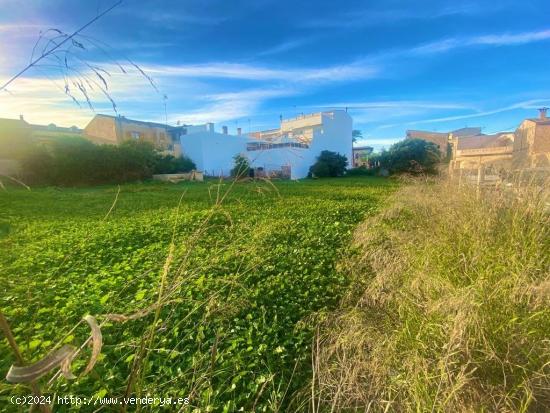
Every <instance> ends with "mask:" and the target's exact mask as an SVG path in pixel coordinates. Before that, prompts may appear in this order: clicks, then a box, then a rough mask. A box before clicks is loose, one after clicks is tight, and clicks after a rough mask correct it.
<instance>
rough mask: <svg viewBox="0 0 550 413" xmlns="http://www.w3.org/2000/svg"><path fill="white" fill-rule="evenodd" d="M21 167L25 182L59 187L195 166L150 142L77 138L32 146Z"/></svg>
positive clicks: (128, 179)
mask: <svg viewBox="0 0 550 413" xmlns="http://www.w3.org/2000/svg"><path fill="white" fill-rule="evenodd" d="M21 163H22V171H23V176H22V178H23V181H24V182H26V183H28V184H33V185H58V186H74V185H97V184H108V183H123V182H132V181H139V180H143V179H149V178H151V176H152V175H153V173H174V172H187V171H189V170H191V169H193V168H194V166H195V165H194V164H193V162H192V161H191V160H189V159H188V158H182V159H178V158H174V157H173V156H167V155H161V154H159V153H158V152H157V151H156V150H155V148H154V146H153V145H152V144H151V143H149V142H136V141H127V142H123V143H122V144H120V145H118V146H115V145H95V144H93V143H91V142H90V141H87V140H86V139H83V138H74V137H71V138H70V139H69V138H66V139H65V138H58V139H56V140H55V141H53V142H50V143H48V144H36V145H33V146H30V147H29V149H28V151H27V153H26V154H25V155H24V156H23V157H22V161H21Z"/></svg>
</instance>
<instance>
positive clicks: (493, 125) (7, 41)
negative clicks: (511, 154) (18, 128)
mask: <svg viewBox="0 0 550 413" xmlns="http://www.w3.org/2000/svg"><path fill="white" fill-rule="evenodd" d="M115 3H116V0H114V1H113V0H79V1H76V0H0V10H1V11H0V87H1V85H2V84H4V83H5V81H7V80H8V79H9V78H11V77H12V76H13V75H14V74H16V73H18V72H19V71H20V70H21V69H23V68H25V66H27V65H28V64H29V62H30V61H31V60H32V59H33V58H36V57H37V56H38V55H39V54H40V51H41V50H43V49H44V48H45V47H46V50H47V48H48V47H49V48H51V47H52V44H54V43H53V42H57V43H59V42H60V41H61V40H62V39H63V38H59V37H58V38H53V37H54V36H57V35H58V32H57V31H55V30H51V29H56V30H59V31H62V32H63V33H69V34H70V33H72V32H73V31H75V30H77V29H78V28H79V27H81V26H83V25H85V24H86V23H87V22H89V21H90V20H92V19H93V18H94V17H96V16H97V15H98V14H100V13H101V12H103V11H105V10H106V9H108V8H109V7H111V6H112V5H113V4H115ZM549 17H550V2H548V1H547V0H544V1H539V0H522V1H517V0H499V1H485V0H483V1H468V0H465V1H457V0H454V1H449V0H440V1H433V0H416V1H396V0H376V1H365V0H363V1H350V0H341V1H338V2H336V1H333V0H331V1H329V0H317V1H314V2H312V1H299V0H298V1H296V0H294V1H288V0H255V1H252V0H249V1H244V0H233V1H225V0H180V1H163V0H156V1H153V0H124V1H122V3H121V4H120V5H118V6H117V7H115V8H114V9H113V10H111V11H110V12H109V13H107V14H106V15H104V16H103V17H101V18H100V19H98V20H97V21H95V22H94V23H93V24H91V25H90V26H88V27H87V28H86V29H85V30H84V31H83V32H82V34H81V35H79V36H78V37H76V38H75V39H76V43H73V42H72V41H68V42H67V43H65V44H64V45H62V46H61V47H60V48H59V49H58V53H56V54H54V55H51V56H49V57H47V58H46V59H43V60H41V61H39V62H38V63H37V64H36V65H35V66H33V67H31V68H30V69H29V70H27V71H26V72H25V73H24V74H23V75H21V76H20V77H19V78H17V79H16V80H15V81H13V82H12V83H11V84H10V85H9V86H8V87H7V88H6V89H5V90H2V91H0V117H7V118H17V117H19V115H23V116H24V118H25V119H26V120H27V121H29V122H31V123H39V124H49V123H55V124H57V125H60V126H71V125H77V126H79V127H84V126H85V125H86V124H87V122H88V121H89V120H90V119H91V118H92V117H93V116H94V114H95V113H106V114H120V115H123V116H126V117H128V118H133V119H140V120H149V121H159V122H166V121H168V123H171V124H176V123H177V122H180V123H186V124H193V123H204V122H214V123H216V125H217V127H218V128H219V127H221V125H227V126H229V129H230V132H232V131H233V132H234V130H235V129H236V128H237V127H242V128H243V131H244V132H248V131H249V130H258V129H268V128H275V127H277V126H278V122H279V117H280V116H281V115H282V116H283V117H285V118H287V117H293V116H296V115H299V114H301V113H311V112H318V111H323V110H331V109H346V108H347V110H348V112H349V113H350V114H351V116H352V118H353V121H354V128H355V129H359V130H361V131H362V134H363V140H361V141H360V142H359V144H367V145H372V146H374V147H375V148H376V149H380V148H383V147H386V148H387V147H388V146H389V145H391V144H392V143H394V142H396V141H398V140H400V139H402V138H403V137H404V136H405V132H406V130H407V129H422V130H433V131H449V130H453V129H457V128H461V127H465V126H480V127H482V128H483V129H482V130H483V132H484V133H493V132H499V131H507V130H514V129H515V128H516V127H517V125H518V124H519V123H520V122H521V120H523V119H525V118H526V117H535V116H536V115H537V111H536V109H537V108H539V107H542V106H550V19H549ZM41 33H42V35H41ZM52 38H53V39H52ZM49 39H52V41H51V42H50V41H49ZM35 44H36V47H35ZM33 53H34V54H33ZM65 59H67V60H65ZM66 85H67V86H68V89H66ZM79 85H80V86H79ZM82 87H83V88H84V92H83V91H82V90H81V88H82ZM102 89H103V91H102ZM105 92H106V93H105ZM85 95H87V96H88V99H86V97H85ZM87 100H89V102H90V103H91V107H90V105H88V104H87ZM112 102H114V103H115V105H116V106H115V107H113V103H112ZM115 109H116V111H115Z"/></svg>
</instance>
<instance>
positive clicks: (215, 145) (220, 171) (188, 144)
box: [181, 131, 248, 176]
mask: <svg viewBox="0 0 550 413" xmlns="http://www.w3.org/2000/svg"><path fill="white" fill-rule="evenodd" d="M247 140H248V139H247V138H245V137H243V136H235V135H224V134H223V133H216V132H207V131H202V132H196V133H192V134H189V135H182V136H181V146H182V151H183V154H184V155H186V156H188V157H189V158H191V159H192V160H193V162H195V164H196V165H197V169H198V170H199V171H203V172H204V174H205V175H213V176H220V175H221V176H229V175H230V173H231V169H232V168H233V164H234V161H233V157H234V156H235V155H237V154H239V153H240V154H243V155H245V156H246V155H247V152H246V142H247Z"/></svg>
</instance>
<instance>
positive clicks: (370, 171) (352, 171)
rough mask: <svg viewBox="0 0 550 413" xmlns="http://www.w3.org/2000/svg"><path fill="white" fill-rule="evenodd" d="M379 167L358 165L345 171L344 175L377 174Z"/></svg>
mask: <svg viewBox="0 0 550 413" xmlns="http://www.w3.org/2000/svg"><path fill="white" fill-rule="evenodd" d="M378 172H379V168H370V169H369V168H365V167H364V166H360V167H358V168H351V169H348V170H347V171H346V176H350V177H351V176H377V175H378Z"/></svg>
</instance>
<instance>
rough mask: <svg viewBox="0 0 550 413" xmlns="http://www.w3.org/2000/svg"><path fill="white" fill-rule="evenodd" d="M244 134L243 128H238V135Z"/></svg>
mask: <svg viewBox="0 0 550 413" xmlns="http://www.w3.org/2000/svg"><path fill="white" fill-rule="evenodd" d="M242 134H243V128H237V135H239V136H240V135H242Z"/></svg>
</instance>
